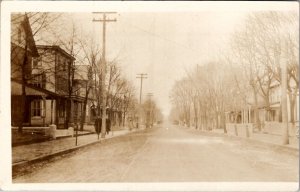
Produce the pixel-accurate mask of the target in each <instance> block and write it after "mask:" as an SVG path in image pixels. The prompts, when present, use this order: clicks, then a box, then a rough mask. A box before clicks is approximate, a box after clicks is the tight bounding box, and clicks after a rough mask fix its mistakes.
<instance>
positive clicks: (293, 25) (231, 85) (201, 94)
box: [171, 11, 299, 133]
mask: <svg viewBox="0 0 300 192" xmlns="http://www.w3.org/2000/svg"><path fill="white" fill-rule="evenodd" d="M297 18H298V13H295V12H274V11H270V12H254V13H251V14H249V15H248V17H247V19H246V20H245V22H244V25H243V26H242V27H241V28H239V29H238V30H236V31H235V33H234V34H232V36H231V40H230V49H229V50H222V52H221V54H220V56H219V57H218V59H216V61H214V62H211V63H206V64H203V65H201V66H197V67H196V69H194V70H193V72H192V73H189V72H188V73H187V76H186V77H185V78H183V79H181V80H180V81H178V82H177V83H176V84H175V86H174V87H173V89H172V92H171V99H172V101H173V107H174V109H176V110H172V117H173V119H178V120H181V121H182V122H185V123H186V125H188V126H189V125H190V124H191V123H192V122H193V124H194V125H195V127H196V128H205V129H211V128H216V127H217V128H223V129H224V132H225V133H226V127H225V112H226V111H231V112H233V113H234V121H235V122H236V121H237V117H238V113H239V111H241V110H244V109H247V108H248V107H249V105H251V106H252V109H254V121H255V125H256V126H257V128H258V129H259V130H260V129H261V125H260V123H261V121H262V120H261V119H259V111H258V110H259V107H260V105H261V104H260V103H259V98H263V107H264V108H265V110H266V111H269V110H270V108H271V101H270V96H271V94H272V93H271V91H272V86H273V85H274V84H276V83H277V84H282V83H287V87H288V89H287V94H288V96H289V102H290V114H291V119H290V121H291V123H293V124H294V123H295V107H296V105H295V104H296V99H297V94H298V92H299V76H298V72H299V70H298V69H299V55H298V54H299V44H298V42H299V30H298V28H299V24H298V20H297ZM282 67H286V68H287V82H282V80H281V68H282ZM178 109H179V110H178Z"/></svg>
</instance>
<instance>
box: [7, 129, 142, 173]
mask: <svg viewBox="0 0 300 192" xmlns="http://www.w3.org/2000/svg"><path fill="white" fill-rule="evenodd" d="M139 130H143V129H141V128H140V129H133V130H131V131H129V130H128V129H124V130H118V131H113V132H110V133H109V135H106V136H105V138H101V135H100V138H99V140H98V135H97V134H96V133H94V134H86V135H81V136H79V137H77V146H76V145H75V141H76V137H75V136H74V137H65V138H61V139H56V140H51V141H45V142H40V143H33V144H29V145H21V146H16V147H12V165H13V167H17V166H23V165H26V164H27V163H29V162H32V161H39V160H42V159H46V158H47V157H51V156H55V155H60V154H64V153H67V152H71V151H73V150H76V149H78V148H81V147H84V146H87V145H90V144H92V143H96V142H101V141H103V140H107V139H110V138H113V137H118V136H121V135H125V134H128V133H131V132H135V131H139Z"/></svg>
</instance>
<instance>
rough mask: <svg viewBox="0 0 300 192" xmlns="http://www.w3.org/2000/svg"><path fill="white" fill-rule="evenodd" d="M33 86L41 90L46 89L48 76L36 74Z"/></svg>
mask: <svg viewBox="0 0 300 192" xmlns="http://www.w3.org/2000/svg"><path fill="white" fill-rule="evenodd" d="M31 84H32V85H33V86H36V87H40V88H45V84H46V75H45V73H42V74H36V75H34V76H33V78H32V83H31Z"/></svg>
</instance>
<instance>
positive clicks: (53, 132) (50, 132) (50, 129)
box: [49, 124, 56, 139]
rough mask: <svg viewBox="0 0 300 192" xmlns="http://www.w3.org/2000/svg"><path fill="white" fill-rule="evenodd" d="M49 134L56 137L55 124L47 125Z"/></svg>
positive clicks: (53, 137)
mask: <svg viewBox="0 0 300 192" xmlns="http://www.w3.org/2000/svg"><path fill="white" fill-rule="evenodd" d="M49 135H50V137H51V138H52V139H56V125H55V124H52V125H50V126H49Z"/></svg>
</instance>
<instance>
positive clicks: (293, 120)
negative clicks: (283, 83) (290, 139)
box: [289, 92, 296, 125]
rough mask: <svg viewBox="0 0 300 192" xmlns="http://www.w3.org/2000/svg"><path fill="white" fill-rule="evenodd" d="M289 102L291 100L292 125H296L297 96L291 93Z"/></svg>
mask: <svg viewBox="0 0 300 192" xmlns="http://www.w3.org/2000/svg"><path fill="white" fill-rule="evenodd" d="M289 100H290V114H291V121H290V122H291V123H292V125H295V107H296V106H295V103H296V102H295V101H296V94H294V93H292V92H289Z"/></svg>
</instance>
